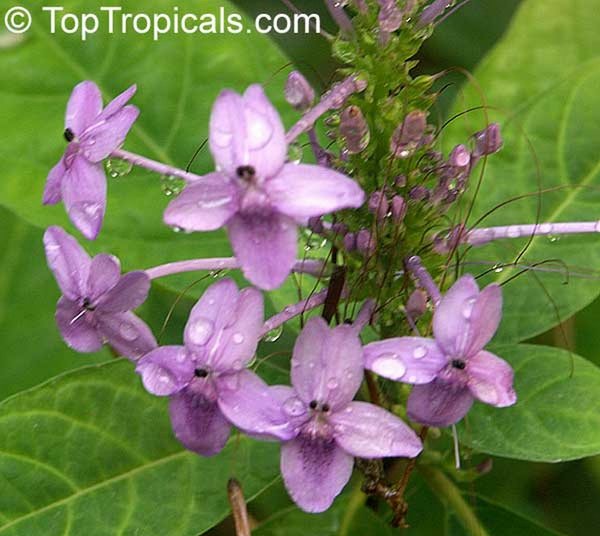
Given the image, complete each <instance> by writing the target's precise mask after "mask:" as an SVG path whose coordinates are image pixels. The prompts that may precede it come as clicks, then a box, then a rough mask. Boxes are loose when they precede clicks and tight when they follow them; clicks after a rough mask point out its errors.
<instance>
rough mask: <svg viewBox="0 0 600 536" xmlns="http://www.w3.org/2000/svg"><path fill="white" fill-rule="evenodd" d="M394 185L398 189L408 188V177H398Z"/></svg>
mask: <svg viewBox="0 0 600 536" xmlns="http://www.w3.org/2000/svg"><path fill="white" fill-rule="evenodd" d="M394 185H395V186H396V188H404V187H405V186H406V175H398V176H397V177H396V178H395V179H394Z"/></svg>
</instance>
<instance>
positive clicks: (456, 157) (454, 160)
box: [448, 145, 471, 168]
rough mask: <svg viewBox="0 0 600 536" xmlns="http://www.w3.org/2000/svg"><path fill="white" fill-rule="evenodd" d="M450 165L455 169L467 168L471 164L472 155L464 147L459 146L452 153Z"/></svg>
mask: <svg viewBox="0 0 600 536" xmlns="http://www.w3.org/2000/svg"><path fill="white" fill-rule="evenodd" d="M448 163H449V164H450V165H451V166H453V167H457V168H467V167H469V164H470V163H471V153H470V152H469V150H468V149H467V148H466V147H465V146H464V145H457V146H456V147H455V148H454V149H453V150H452V153H450V159H449V162H448Z"/></svg>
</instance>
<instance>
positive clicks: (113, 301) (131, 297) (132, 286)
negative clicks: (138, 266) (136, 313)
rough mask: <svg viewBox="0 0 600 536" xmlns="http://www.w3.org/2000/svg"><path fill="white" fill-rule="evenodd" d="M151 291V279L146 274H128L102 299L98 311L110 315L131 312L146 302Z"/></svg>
mask: <svg viewBox="0 0 600 536" xmlns="http://www.w3.org/2000/svg"><path fill="white" fill-rule="evenodd" d="M149 291H150V278H149V277H148V274H146V272H142V271H135V272H128V273H126V274H124V275H122V276H121V278H120V279H119V280H118V282H117V284H116V285H114V286H113V287H112V288H111V289H110V290H108V291H107V292H106V293H105V294H103V295H102V296H101V297H100V299H99V300H98V310H101V311H103V312H109V313H124V312H125V311H131V310H132V309H135V308H136V307H139V306H140V305H142V303H144V302H145V301H146V298H147V297H148V292H149Z"/></svg>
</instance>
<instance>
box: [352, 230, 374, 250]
mask: <svg viewBox="0 0 600 536" xmlns="http://www.w3.org/2000/svg"><path fill="white" fill-rule="evenodd" d="M356 249H358V251H360V252H361V253H362V254H363V255H365V256H369V255H372V254H373V253H375V240H374V239H373V236H372V235H371V232H370V231H368V230H367V229H361V230H360V231H358V233H357V234H356Z"/></svg>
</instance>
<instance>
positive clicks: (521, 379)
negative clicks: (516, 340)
mask: <svg viewBox="0 0 600 536" xmlns="http://www.w3.org/2000/svg"><path fill="white" fill-rule="evenodd" d="M494 352H495V353H497V354H498V355H500V356H502V357H503V358H505V359H506V360H507V361H509V362H510V363H511V365H512V366H513V368H514V370H515V390H516V391H517V396H518V401H517V404H516V405H515V406H512V407H509V408H500V409H499V408H494V407H491V406H487V405H484V404H479V403H477V404H476V405H475V406H474V408H473V410H472V411H470V412H469V414H468V416H467V419H466V422H465V424H461V426H460V433H459V437H460V440H461V442H463V443H466V444H468V445H470V446H472V447H473V448H474V449H475V450H478V451H481V452H487V453H489V454H494V455H496V456H504V457H507V458H517V459H522V460H532V461H540V462H560V461H565V460H573V459H577V458H584V457H586V456H593V455H596V454H600V369H598V368H597V367H596V366H594V365H592V364H591V363H590V362H589V361H586V360H585V359H583V358H582V357H579V356H577V355H573V354H569V352H567V351H565V350H559V349H558V348H551V347H546V346H535V345H525V344H524V345H518V346H502V347H498V348H494Z"/></svg>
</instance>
